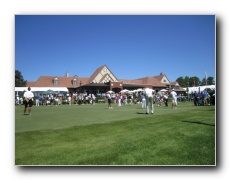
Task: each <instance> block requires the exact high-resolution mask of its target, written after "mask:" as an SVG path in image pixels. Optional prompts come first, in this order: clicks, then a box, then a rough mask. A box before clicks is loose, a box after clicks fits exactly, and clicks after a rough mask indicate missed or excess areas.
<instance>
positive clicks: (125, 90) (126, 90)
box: [121, 89, 129, 92]
mask: <svg viewBox="0 0 230 180" xmlns="http://www.w3.org/2000/svg"><path fill="white" fill-rule="evenodd" d="M128 91H129V90H128V89H123V90H121V92H128Z"/></svg>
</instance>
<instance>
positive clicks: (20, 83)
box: [15, 70, 26, 87]
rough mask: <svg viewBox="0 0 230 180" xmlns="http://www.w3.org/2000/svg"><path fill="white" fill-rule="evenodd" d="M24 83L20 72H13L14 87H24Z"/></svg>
mask: <svg viewBox="0 0 230 180" xmlns="http://www.w3.org/2000/svg"><path fill="white" fill-rule="evenodd" d="M25 86H26V81H25V80H24V79H23V76H22V74H21V72H20V71H18V70H15V87H25Z"/></svg>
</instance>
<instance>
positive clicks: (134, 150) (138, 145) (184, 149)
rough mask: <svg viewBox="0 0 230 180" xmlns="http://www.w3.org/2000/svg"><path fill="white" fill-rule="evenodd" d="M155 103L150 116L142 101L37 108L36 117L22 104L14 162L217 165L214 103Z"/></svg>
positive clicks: (46, 163) (16, 131)
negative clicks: (123, 103) (25, 112)
mask: <svg viewBox="0 0 230 180" xmlns="http://www.w3.org/2000/svg"><path fill="white" fill-rule="evenodd" d="M169 105H170V106H171V104H169ZM154 107H155V113H154V115H151V114H149V115H146V114H144V113H145V109H142V108H141V105H132V106H130V105H126V106H122V107H117V105H116V104H113V108H114V109H112V110H109V109H108V108H107V104H106V103H105V104H96V105H84V106H76V105H72V106H68V105H61V106H53V107H49V106H44V107H42V106H40V107H35V106H34V107H33V108H32V115H31V116H25V115H23V108H24V107H17V108H15V164H16V165H27V166H28V165H46V166H49V165H77V166H82V165H84V166H85V165H86V166H90V165H93V166H94V165H112V166H113V165H114V166H117V165H118V166H119V165H125V166H131V165H137V166H141V165H144V166H146V165H156V166H157V165H164V166H167V165H182V166H183V165H192V166H193V165H195V166H196V165H204V166H207V165H208V166H209V165H211V166H213V165H215V164H216V153H215V138H216V137H215V135H216V133H215V130H216V128H215V106H194V105H193V103H192V102H182V103H178V108H177V109H175V110H173V109H171V107H168V108H166V107H157V106H156V105H155V106H154Z"/></svg>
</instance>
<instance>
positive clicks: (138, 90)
mask: <svg viewBox="0 0 230 180" xmlns="http://www.w3.org/2000/svg"><path fill="white" fill-rule="evenodd" d="M136 91H137V92H140V91H144V90H143V89H137V90H136Z"/></svg>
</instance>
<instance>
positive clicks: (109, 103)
mask: <svg viewBox="0 0 230 180" xmlns="http://www.w3.org/2000/svg"><path fill="white" fill-rule="evenodd" d="M106 96H107V99H108V108H109V109H113V107H112V105H111V103H112V100H111V98H112V97H111V94H110V93H107V95H106Z"/></svg>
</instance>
